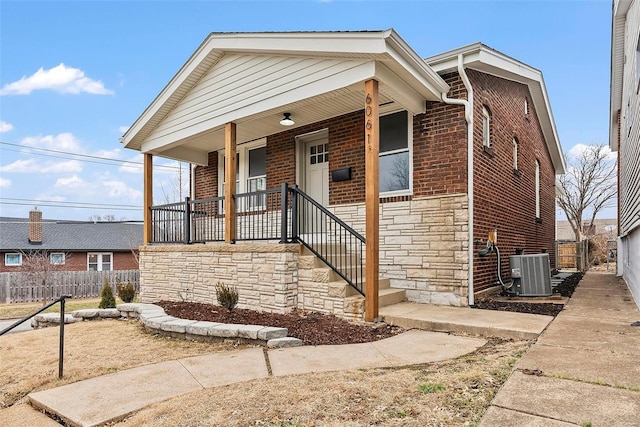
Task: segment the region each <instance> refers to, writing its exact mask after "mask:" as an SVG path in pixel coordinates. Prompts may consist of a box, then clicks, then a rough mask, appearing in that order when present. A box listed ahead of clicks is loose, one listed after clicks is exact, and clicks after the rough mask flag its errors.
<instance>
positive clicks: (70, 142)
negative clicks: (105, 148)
mask: <svg viewBox="0 0 640 427" xmlns="http://www.w3.org/2000/svg"><path fill="white" fill-rule="evenodd" d="M20 144H22V145H25V146H27V147H35V148H46V149H49V150H57V151H67V152H70V153H78V154H81V153H82V146H81V144H80V141H78V139H77V138H76V137H75V136H74V135H73V134H72V133H69V132H64V133H60V134H58V135H45V136H28V137H26V138H24V139H23V140H22V141H20Z"/></svg>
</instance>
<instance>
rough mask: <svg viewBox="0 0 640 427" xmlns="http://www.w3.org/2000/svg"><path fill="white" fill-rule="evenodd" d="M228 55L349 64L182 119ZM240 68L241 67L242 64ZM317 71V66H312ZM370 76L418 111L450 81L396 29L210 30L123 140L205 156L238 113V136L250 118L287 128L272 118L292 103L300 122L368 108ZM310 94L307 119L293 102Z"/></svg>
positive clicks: (266, 127)
mask: <svg viewBox="0 0 640 427" xmlns="http://www.w3.org/2000/svg"><path fill="white" fill-rule="evenodd" d="M229 55H246V56H259V55H262V56H264V57H266V58H280V57H289V58H291V57H295V58H301V59H304V58H307V59H309V58H319V59H322V60H325V62H326V61H329V62H330V61H334V62H336V61H338V62H342V63H344V64H345V65H344V69H339V68H336V70H337V71H336V72H335V73H333V74H332V75H327V76H324V77H323V78H319V79H317V80H316V81H311V80H313V79H309V83H308V85H306V86H305V87H302V86H298V87H295V88H292V89H291V90H289V89H287V90H286V91H285V92H283V93H278V94H276V95H272V94H266V95H265V97H264V99H261V100H260V102H258V103H253V104H252V105H242V102H241V98H242V97H243V96H244V95H237V98H230V100H231V101H232V104H231V105H230V106H229V108H228V110H227V111H226V113H224V114H218V115H216V113H214V112H211V113H210V115H209V116H206V115H202V117H201V119H200V120H199V119H198V118H189V117H186V115H185V116H182V118H183V119H184V120H185V123H184V125H181V124H179V120H180V119H181V117H180V115H179V114H178V113H176V109H179V108H180V104H181V103H182V102H183V100H185V99H187V98H188V97H189V96H191V98H193V94H192V93H191V91H192V89H194V88H195V87H196V86H197V85H198V84H199V82H200V81H201V79H203V78H206V75H207V74H208V73H210V71H211V70H212V69H214V68H215V67H216V66H217V64H218V63H220V61H222V60H223V59H224V58H225V57H228V56H229ZM237 71H238V72H241V71H242V69H241V68H240V69H238V70H237ZM313 75H315V74H310V76H313ZM369 78H377V79H379V80H380V82H381V94H382V95H381V98H382V99H381V103H382V102H394V103H396V106H401V107H402V108H406V109H407V110H409V111H411V112H413V113H414V114H417V113H420V112H423V111H424V109H425V101H427V100H430V101H435V100H440V99H441V96H442V93H443V92H444V93H446V92H447V91H448V90H449V86H448V85H447V84H446V83H445V82H444V80H442V78H441V77H440V76H439V75H438V74H437V72H435V71H434V70H432V69H431V68H430V67H429V66H428V65H427V64H426V63H425V62H424V61H423V60H422V59H421V58H420V57H419V55H418V54H417V53H416V52H414V51H413V50H412V49H411V48H410V47H409V46H408V45H407V44H406V43H405V42H404V40H402V39H401V38H400V36H399V35H398V34H397V33H396V32H395V31H394V30H386V31H371V32H309V33H306V32H296V33H212V34H211V35H209V36H208V37H207V39H205V41H204V42H203V43H202V44H201V45H200V46H199V47H198V49H197V50H196V51H195V52H194V53H193V55H192V56H191V57H190V58H189V60H188V61H187V62H186V63H185V64H184V65H183V67H182V68H181V69H180V70H179V71H178V73H177V74H176V75H175V76H174V78H173V79H172V80H171V81H170V82H169V84H168V85H167V86H166V87H165V88H164V89H163V90H162V91H161V92H160V94H159V95H158V96H157V97H156V99H155V100H154V101H153V102H152V103H151V104H150V105H149V107H147V109H146V110H145V111H144V112H143V113H142V115H141V116H140V117H139V118H138V119H137V120H136V121H135V122H134V124H133V125H132V126H131V127H130V128H129V130H128V131H127V132H126V133H125V134H124V136H123V138H122V139H121V141H122V142H123V143H124V146H125V147H127V148H132V149H136V150H140V151H143V152H150V153H155V154H159V153H161V152H163V151H166V150H172V152H174V153H180V155H183V154H184V153H187V154H188V151H189V150H194V153H191V154H188V157H189V158H191V159H193V158H194V157H195V158H198V159H200V160H202V159H205V155H206V152H207V151H211V148H212V147H211V142H212V141H211V140H210V137H211V135H212V134H216V133H218V132H219V131H220V126H223V125H224V123H226V122H230V121H233V122H235V123H237V124H238V137H239V140H240V137H241V136H242V135H244V134H243V132H244V131H243V130H242V129H241V126H240V124H241V123H242V122H246V121H247V120H249V121H250V122H251V124H252V127H254V129H263V132H270V133H275V132H278V131H281V130H282V128H277V127H270V123H274V120H275V119H277V117H278V115H281V114H282V111H285V108H286V111H291V110H294V111H291V112H292V116H293V117H294V120H295V121H296V127H297V126H299V125H301V124H303V123H307V120H315V121H318V120H323V119H327V118H330V117H334V116H337V115H340V114H344V113H347V112H351V111H356V110H359V109H362V108H363V94H364V85H363V84H361V82H363V81H364V80H366V79H369ZM356 83H358V84H356ZM234 96H236V95H234ZM389 98H391V99H389ZM236 99H237V100H238V105H237V108H233V102H235V100H236ZM309 102H311V104H310V105H313V106H314V110H316V111H317V112H316V113H306V115H307V116H308V117H307V118H306V120H304V119H305V117H304V115H305V112H303V111H295V106H296V105H298V106H305V105H306V106H308V105H309ZM334 102H335V103H336V104H335V107H334V106H333V103H334ZM417 109H419V110H417ZM416 110H417V111H416ZM185 117H186V118H185ZM168 118H169V119H170V121H171V124H172V126H173V128H172V129H169V128H170V127H171V126H170V125H168V124H167V123H166V120H168ZM261 119H262V120H263V122H261V121H260V120H261ZM300 119H302V120H300ZM278 120H279V119H278ZM309 123H312V122H309ZM254 125H255V126H254ZM180 126H182V127H180ZM258 133H259V132H258V131H257V130H254V131H253V132H251V131H249V133H248V134H246V135H244V136H245V137H246V138H248V139H246V140H250V139H254V138H256V137H261V136H266V135H268V134H269V133H264V134H260V135H258ZM207 141H209V143H207ZM185 144H189V147H188V148H187V147H182V148H183V150H175V148H177V147H178V146H184V145H185ZM192 144H193V146H191V145H192ZM200 151H202V152H200ZM196 152H199V153H196ZM167 154H169V153H167ZM197 163H200V161H198V162H197Z"/></svg>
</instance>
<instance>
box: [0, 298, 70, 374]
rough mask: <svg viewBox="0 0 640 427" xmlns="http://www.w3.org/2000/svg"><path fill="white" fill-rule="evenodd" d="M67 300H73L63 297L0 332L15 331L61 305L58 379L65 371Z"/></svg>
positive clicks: (0, 333) (2, 333)
mask: <svg viewBox="0 0 640 427" xmlns="http://www.w3.org/2000/svg"><path fill="white" fill-rule="evenodd" d="M67 298H73V297H72V296H71V295H61V296H60V297H59V298H56V299H55V300H53V301H51V302H50V303H49V304H47V305H45V306H43V307H41V308H40V309H39V310H37V311H36V312H34V313H31V314H30V315H28V316H26V317H23V318H22V319H20V320H18V321H17V322H15V323H14V324H13V325H11V326H8V327H6V328H4V329H3V330H2V331H0V336H2V335H4V334H6V333H8V332H9V331H11V330H13V329H14V328H16V327H18V326H19V325H21V324H22V323H24V322H26V321H27V320H29V319H31V318H32V317H34V316H35V315H37V314H40V313H42V312H43V311H45V310H46V309H48V308H49V307H51V306H53V305H55V304H57V303H60V325H59V326H60V341H59V344H58V378H62V374H63V370H64V318H65V313H64V307H65V301H66V299H67Z"/></svg>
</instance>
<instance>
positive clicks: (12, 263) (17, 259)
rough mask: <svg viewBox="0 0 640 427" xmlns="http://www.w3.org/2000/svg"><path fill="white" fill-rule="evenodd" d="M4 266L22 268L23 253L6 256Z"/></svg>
mask: <svg viewBox="0 0 640 427" xmlns="http://www.w3.org/2000/svg"><path fill="white" fill-rule="evenodd" d="M4 265H5V266H7V267H20V266H21V265H22V254H21V253H7V254H4Z"/></svg>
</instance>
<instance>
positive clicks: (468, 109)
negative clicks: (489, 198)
mask: <svg viewBox="0 0 640 427" xmlns="http://www.w3.org/2000/svg"><path fill="white" fill-rule="evenodd" d="M463 59H464V55H463V54H462V53H459V54H458V74H459V75H460V78H461V79H462V83H464V88H465V89H466V90H467V99H454V98H449V97H447V94H446V92H443V93H442V101H444V103H445V104H451V105H464V118H465V120H466V122H467V194H468V199H469V206H468V209H469V225H468V229H469V242H468V257H469V272H468V280H467V281H468V283H469V290H468V294H469V295H468V298H469V306H472V305H474V303H475V301H474V297H473V255H474V251H473V88H472V87H471V82H470V81H469V77H468V76H467V73H466V72H465V71H464V65H463V63H464V61H463Z"/></svg>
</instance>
